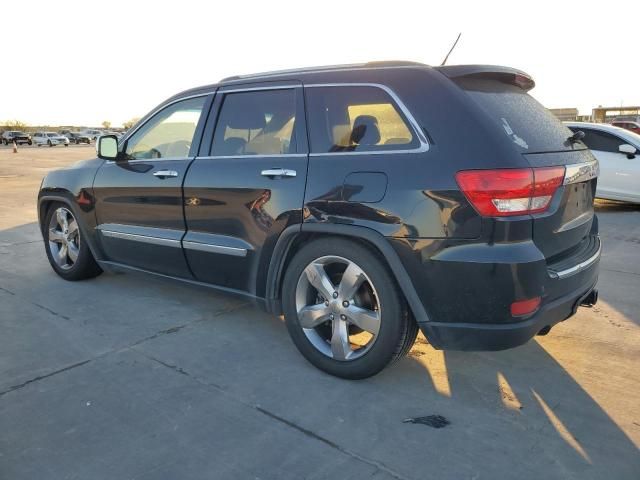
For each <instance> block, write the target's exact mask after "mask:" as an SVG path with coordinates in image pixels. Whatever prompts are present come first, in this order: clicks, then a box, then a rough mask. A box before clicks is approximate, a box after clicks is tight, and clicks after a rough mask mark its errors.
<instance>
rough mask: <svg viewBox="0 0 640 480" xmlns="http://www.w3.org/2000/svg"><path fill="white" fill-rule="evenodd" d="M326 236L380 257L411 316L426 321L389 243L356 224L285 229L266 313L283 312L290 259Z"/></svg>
mask: <svg viewBox="0 0 640 480" xmlns="http://www.w3.org/2000/svg"><path fill="white" fill-rule="evenodd" d="M326 236H332V237H343V238H348V239H350V240H356V241H358V242H360V243H362V244H363V245H364V246H365V247H368V248H370V249H373V250H374V251H375V252H376V253H378V254H379V255H381V257H382V258H383V259H384V262H385V264H386V266H387V267H388V268H389V270H390V271H391V273H392V274H393V276H394V278H395V280H396V282H397V283H398V286H399V287H400V289H401V290H402V293H403V294H404V296H405V298H406V300H407V303H408V305H409V309H410V310H411V313H412V314H413V317H414V318H415V319H416V321H418V322H419V323H421V322H426V321H429V317H428V315H427V312H426V310H425V308H424V306H423V305H422V302H421V301H420V298H419V297H418V294H417V292H416V290H415V288H414V286H413V283H412V282H411V279H410V278H409V274H408V273H407V271H406V269H405V268H404V266H403V265H402V262H401V261H400V257H399V256H398V254H397V253H396V252H395V250H394V249H393V248H392V246H391V245H390V244H389V242H388V240H387V239H386V238H385V237H384V236H383V235H381V234H380V233H378V232H376V231H375V230H372V229H370V228H367V227H362V226H356V225H338V224H313V223H304V224H302V225H292V226H290V227H288V228H286V229H285V230H284V231H283V232H282V233H281V235H280V237H279V238H278V241H277V242H276V246H275V248H274V249H273V254H272V257H271V262H270V264H269V270H268V273H267V280H266V287H265V300H266V301H265V304H266V308H267V310H268V311H269V312H271V313H276V314H280V313H282V305H281V294H282V291H281V290H282V282H283V279H284V272H285V271H286V268H287V265H288V264H289V262H290V261H291V259H292V258H293V256H294V255H295V254H296V252H297V251H298V250H299V248H301V246H302V245H304V244H305V243H307V242H309V241H311V240H314V239H316V238H319V237H326Z"/></svg>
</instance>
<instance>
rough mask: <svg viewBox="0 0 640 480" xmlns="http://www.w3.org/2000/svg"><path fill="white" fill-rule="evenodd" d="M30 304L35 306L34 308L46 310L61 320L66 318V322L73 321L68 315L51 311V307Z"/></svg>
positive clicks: (34, 303)
mask: <svg viewBox="0 0 640 480" xmlns="http://www.w3.org/2000/svg"><path fill="white" fill-rule="evenodd" d="M29 303H30V304H31V305H34V306H36V307H38V308H40V309H42V310H44V311H45V312H49V313H50V314H51V315H54V316H56V317H60V318H64V319H65V320H71V318H69V317H67V316H66V315H63V314H61V313H58V312H56V311H55V310H51V309H50V308H49V307H45V306H44V305H40V304H39V303H36V302H29Z"/></svg>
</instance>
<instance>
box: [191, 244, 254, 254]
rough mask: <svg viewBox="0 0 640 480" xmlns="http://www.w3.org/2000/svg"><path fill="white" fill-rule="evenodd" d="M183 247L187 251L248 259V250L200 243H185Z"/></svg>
mask: <svg viewBox="0 0 640 480" xmlns="http://www.w3.org/2000/svg"><path fill="white" fill-rule="evenodd" d="M182 246H183V247H184V248H186V249H187V250H197V251H199V252H207V253H221V254H223V255H231V256H233V257H246V256H247V249H246V248H237V247H225V246H223V245H212V244H210V243H198V242H187V241H183V242H182Z"/></svg>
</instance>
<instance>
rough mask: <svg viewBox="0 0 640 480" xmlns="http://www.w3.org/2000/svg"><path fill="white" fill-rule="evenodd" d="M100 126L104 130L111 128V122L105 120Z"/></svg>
mask: <svg viewBox="0 0 640 480" xmlns="http://www.w3.org/2000/svg"><path fill="white" fill-rule="evenodd" d="M102 126H103V127H104V128H106V129H109V128H111V122H110V121H109V120H105V121H104V122H102Z"/></svg>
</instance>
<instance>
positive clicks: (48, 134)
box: [47, 132, 58, 137]
mask: <svg viewBox="0 0 640 480" xmlns="http://www.w3.org/2000/svg"><path fill="white" fill-rule="evenodd" d="M57 136H58V134H57V133H53V132H47V137H57Z"/></svg>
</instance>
